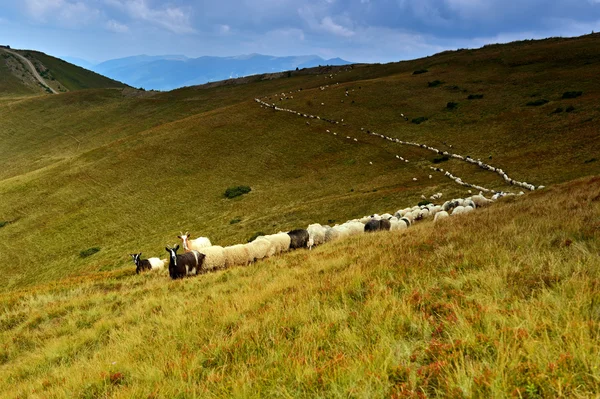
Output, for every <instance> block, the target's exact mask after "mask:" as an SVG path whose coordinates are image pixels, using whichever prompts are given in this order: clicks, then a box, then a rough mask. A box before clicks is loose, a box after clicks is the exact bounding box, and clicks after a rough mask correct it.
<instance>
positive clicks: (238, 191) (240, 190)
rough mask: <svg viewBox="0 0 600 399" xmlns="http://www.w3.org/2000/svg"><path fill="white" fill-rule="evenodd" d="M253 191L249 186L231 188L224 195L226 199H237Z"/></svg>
mask: <svg viewBox="0 0 600 399" xmlns="http://www.w3.org/2000/svg"><path fill="white" fill-rule="evenodd" d="M250 191H252V189H251V188H250V187H249V186H236V187H229V188H228V189H227V190H225V193H224V194H223V195H224V196H225V198H230V199H231V198H235V197H239V196H241V195H244V194H248V193H249V192H250Z"/></svg>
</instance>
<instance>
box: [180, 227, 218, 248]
mask: <svg viewBox="0 0 600 399" xmlns="http://www.w3.org/2000/svg"><path fill="white" fill-rule="evenodd" d="M177 238H179V239H180V240H181V241H183V249H184V250H185V252H190V251H191V250H193V249H195V250H199V249H201V248H206V247H210V246H211V245H212V244H211V243H210V240H209V239H208V238H206V237H198V238H196V239H194V240H190V235H189V234H188V232H187V231H186V232H185V234H181V235H179V236H177Z"/></svg>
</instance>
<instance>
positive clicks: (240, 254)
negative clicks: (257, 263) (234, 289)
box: [223, 244, 250, 267]
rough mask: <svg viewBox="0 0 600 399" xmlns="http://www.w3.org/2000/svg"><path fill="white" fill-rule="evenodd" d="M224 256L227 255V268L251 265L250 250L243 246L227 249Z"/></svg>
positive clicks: (224, 250)
mask: <svg viewBox="0 0 600 399" xmlns="http://www.w3.org/2000/svg"><path fill="white" fill-rule="evenodd" d="M223 254H224V255H225V267H231V266H236V265H241V266H246V265H247V264H248V263H249V258H250V254H249V252H248V248H247V247H246V246H245V245H243V244H237V245H232V246H229V247H225V248H223Z"/></svg>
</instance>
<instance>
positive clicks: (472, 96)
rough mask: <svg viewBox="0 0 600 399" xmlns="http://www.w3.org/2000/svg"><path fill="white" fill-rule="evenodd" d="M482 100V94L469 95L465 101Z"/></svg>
mask: <svg viewBox="0 0 600 399" xmlns="http://www.w3.org/2000/svg"><path fill="white" fill-rule="evenodd" d="M482 98H483V94H469V97H467V100H481V99H482Z"/></svg>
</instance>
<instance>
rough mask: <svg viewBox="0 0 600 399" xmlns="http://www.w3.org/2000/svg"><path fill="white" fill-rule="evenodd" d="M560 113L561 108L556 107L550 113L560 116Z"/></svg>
mask: <svg viewBox="0 0 600 399" xmlns="http://www.w3.org/2000/svg"><path fill="white" fill-rule="evenodd" d="M561 112H563V109H562V107H558V108H556V109H555V110H554V111H552V113H553V114H560V113H561Z"/></svg>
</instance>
